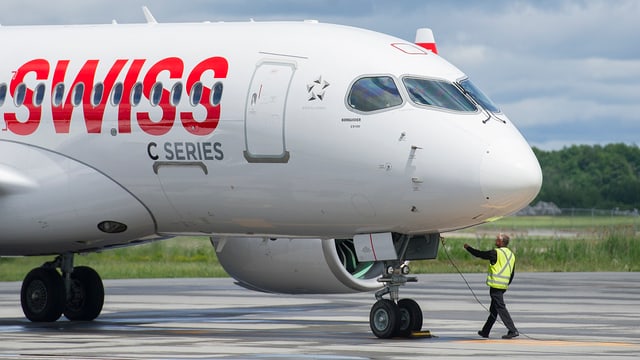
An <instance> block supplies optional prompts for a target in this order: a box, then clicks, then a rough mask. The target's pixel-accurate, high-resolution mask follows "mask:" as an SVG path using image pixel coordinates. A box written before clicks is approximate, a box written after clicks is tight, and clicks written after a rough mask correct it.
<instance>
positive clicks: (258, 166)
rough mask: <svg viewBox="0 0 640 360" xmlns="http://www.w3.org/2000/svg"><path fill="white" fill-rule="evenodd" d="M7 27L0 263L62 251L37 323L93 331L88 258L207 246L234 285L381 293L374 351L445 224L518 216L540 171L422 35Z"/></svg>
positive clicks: (330, 27)
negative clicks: (165, 242) (174, 241)
mask: <svg viewBox="0 0 640 360" xmlns="http://www.w3.org/2000/svg"><path fill="white" fill-rule="evenodd" d="M144 11H145V16H146V18H147V22H146V23H139V24H118V23H116V22H115V21H114V22H113V23H112V24H104V25H70V26H61V25H56V26H43V25H39V26H0V38H2V39H3V41H2V47H3V54H4V55H3V58H2V61H0V128H1V131H0V154H2V156H0V256H34V255H50V256H52V258H53V259H52V260H51V261H49V262H47V263H45V264H43V265H42V266H40V267H37V268H35V269H33V270H31V271H30V272H29V273H28V274H27V275H26V277H25V279H24V281H23V283H22V288H21V294H20V300H21V306H22V309H23V311H24V314H25V316H26V318H27V319H29V320H31V321H33V322H54V321H57V320H58V319H59V318H60V317H61V316H62V315H64V316H65V317H66V318H67V319H68V320H70V321H90V320H93V319H95V318H97V317H98V316H99V315H100V312H101V311H102V307H103V304H104V286H103V283H102V280H101V278H100V276H99V274H98V273H97V272H96V271H95V270H93V269H92V268H90V267H87V266H74V256H75V255H76V254H82V253H89V252H100V251H104V250H107V249H111V248H116V247H125V246H134V245H137V244H141V243H146V242H149V241H157V240H162V239H166V238H168V237H173V236H178V235H180V236H189V235H197V236H202V235H206V236H208V237H210V239H211V243H212V245H213V246H214V247H215V251H216V254H217V257H218V259H219V261H220V263H221V264H222V266H223V267H224V268H225V270H226V271H227V272H228V274H229V275H230V276H232V277H233V278H235V279H236V281H237V283H238V284H239V285H241V286H244V287H247V288H250V289H254V290H258V291H267V292H279V293H287V294H300V293H307V294H323V293H349V292H374V291H375V298H376V302H375V303H374V305H373V306H372V308H371V311H370V314H369V323H370V327H371V330H372V332H373V333H374V335H375V336H377V337H379V338H391V337H397V336H401V337H406V336H410V335H411V334H412V333H413V332H416V331H419V330H420V329H421V327H422V322H423V315H422V310H421V308H420V306H419V305H418V304H417V302H416V301H414V300H412V299H400V295H399V289H400V287H402V286H404V285H405V284H406V283H408V282H414V281H416V278H415V277H412V276H409V274H410V268H409V265H410V261H412V260H418V259H433V258H435V257H436V256H437V253H438V248H439V239H440V236H441V234H442V233H443V232H447V231H452V230H456V229H462V228H467V227H471V226H474V225H477V224H481V223H485V222H488V221H492V220H494V219H497V218H499V217H502V216H505V215H509V214H512V213H514V212H516V211H517V210H519V209H520V208H522V207H524V206H526V205H527V204H528V203H529V202H530V201H531V200H532V199H533V198H534V197H535V196H536V195H537V193H538V191H539V190H540V186H541V182H542V173H541V169H540V165H539V163H538V161H537V159H536V157H535V155H534V154H533V152H532V150H531V148H530V146H529V145H528V143H527V141H526V140H525V139H524V137H523V136H522V134H521V133H520V132H519V131H518V129H517V128H516V126H515V125H514V124H513V122H511V120H509V118H508V117H507V116H506V115H505V114H504V113H503V112H502V111H501V110H500V108H499V107H498V106H497V105H495V104H494V103H493V102H492V101H491V100H490V99H489V97H487V96H486V95H484V94H483V93H482V91H481V90H480V89H479V88H478V87H477V86H476V85H475V84H474V83H473V82H471V80H470V79H469V78H468V76H467V75H465V73H464V72H462V71H461V70H459V69H458V68H456V67H455V66H453V65H452V64H450V63H449V62H447V61H446V60H445V59H444V58H443V57H441V56H440V55H438V54H437V48H436V46H435V41H434V40H433V33H432V31H431V30H429V29H426V28H425V29H419V30H418V32H417V39H416V42H415V43H414V42H410V41H406V40H402V39H399V38H396V37H392V36H389V35H385V34H381V33H377V32H373V31H370V30H365V29H359V28H354V27H348V26H342V25H334V24H325V23H321V22H319V21H314V20H305V21H288V22H257V21H253V20H252V21H247V22H203V23H158V22H157V21H156V20H155V18H153V16H152V15H151V13H150V12H148V10H146V9H145V10H144Z"/></svg>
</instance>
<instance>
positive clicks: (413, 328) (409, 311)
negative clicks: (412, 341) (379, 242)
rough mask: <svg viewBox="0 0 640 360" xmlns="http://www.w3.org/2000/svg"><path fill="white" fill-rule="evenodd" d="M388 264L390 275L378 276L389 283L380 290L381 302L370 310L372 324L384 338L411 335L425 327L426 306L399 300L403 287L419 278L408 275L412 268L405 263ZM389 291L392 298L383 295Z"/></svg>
mask: <svg viewBox="0 0 640 360" xmlns="http://www.w3.org/2000/svg"><path fill="white" fill-rule="evenodd" d="M385 265H386V264H385ZM385 267H386V269H387V271H386V274H384V276H383V277H381V278H380V279H378V281H379V282H382V283H385V286H384V288H383V289H382V290H380V291H378V292H376V300H377V301H376V302H375V303H374V304H373V306H372V307H371V312H370V313H369V326H370V327H371V331H372V332H373V334H374V335H375V336H377V337H379V338H381V339H388V338H392V337H409V336H411V334H412V333H414V332H418V331H420V329H421V328H422V322H423V318H422V309H421V308H420V305H418V303H416V302H415V301H414V300H412V299H399V297H400V295H399V292H400V291H399V290H400V286H402V285H404V284H406V283H407V282H417V281H418V279H417V278H415V277H409V276H406V275H407V274H409V272H410V270H409V266H408V265H407V264H406V263H405V262H403V263H400V262H394V264H392V265H390V266H385ZM386 294H389V297H390V299H384V298H383V296H384V295H386Z"/></svg>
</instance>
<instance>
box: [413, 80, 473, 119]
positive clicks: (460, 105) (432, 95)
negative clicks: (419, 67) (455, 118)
mask: <svg viewBox="0 0 640 360" xmlns="http://www.w3.org/2000/svg"><path fill="white" fill-rule="evenodd" d="M402 81H403V82H404V86H405V88H406V89H407V92H408V93H409V98H411V101H413V102H414V103H415V104H417V105H424V106H433V107H438V108H443V109H448V110H454V111H476V110H477V108H476V106H475V105H474V104H473V103H472V102H471V101H470V100H469V99H468V98H467V97H466V96H464V94H463V93H462V92H461V91H460V90H459V89H458V88H457V87H456V86H455V85H453V84H452V83H450V82H447V81H442V80H432V79H423V78H413V77H405V78H404V79H403V80H402Z"/></svg>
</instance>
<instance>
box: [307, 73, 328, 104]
mask: <svg viewBox="0 0 640 360" xmlns="http://www.w3.org/2000/svg"><path fill="white" fill-rule="evenodd" d="M329 85H330V84H329V83H328V82H327V81H326V80H323V79H322V76H320V77H318V78H317V79H316V80H314V81H313V82H312V83H310V84H307V95H309V99H308V100H309V101H315V100H319V101H322V100H324V93H325V91H324V89H326V88H328V87H329Z"/></svg>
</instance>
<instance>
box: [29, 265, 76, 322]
mask: <svg viewBox="0 0 640 360" xmlns="http://www.w3.org/2000/svg"><path fill="white" fill-rule="evenodd" d="M65 297H66V296H65V291H64V283H63V282H62V276H60V273H58V272H57V271H56V269H52V268H35V269H33V270H31V271H30V272H29V273H28V274H27V276H26V277H25V278H24V281H23V282H22V289H21V290H20V304H21V305H22V311H23V312H24V315H25V316H26V317H27V319H29V320H31V321H33V322H52V321H56V320H58V319H59V318H60V316H61V315H62V311H63V310H64V301H65Z"/></svg>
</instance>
